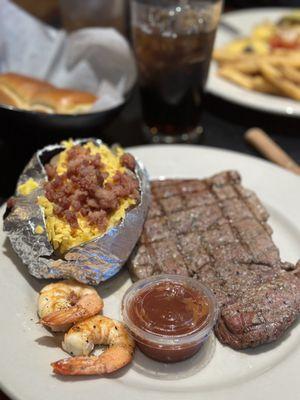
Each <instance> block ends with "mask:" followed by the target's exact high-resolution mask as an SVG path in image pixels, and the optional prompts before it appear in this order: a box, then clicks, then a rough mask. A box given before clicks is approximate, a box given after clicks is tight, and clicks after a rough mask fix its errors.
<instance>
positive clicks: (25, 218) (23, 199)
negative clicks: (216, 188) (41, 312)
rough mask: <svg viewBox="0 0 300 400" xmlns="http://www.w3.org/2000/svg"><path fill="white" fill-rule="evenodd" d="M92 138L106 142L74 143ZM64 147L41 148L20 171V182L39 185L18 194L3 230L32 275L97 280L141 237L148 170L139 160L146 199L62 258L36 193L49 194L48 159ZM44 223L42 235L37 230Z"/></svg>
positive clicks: (112, 269) (123, 259) (122, 260)
mask: <svg viewBox="0 0 300 400" xmlns="http://www.w3.org/2000/svg"><path fill="white" fill-rule="evenodd" d="M88 141H92V142H94V143H95V144H97V145H100V144H103V143H102V141H101V140H100V139H81V140H75V141H74V143H75V144H85V143H86V142H88ZM62 150H64V147H63V146H62V145H59V144H57V145H50V146H47V147H45V148H44V149H42V150H39V151H37V152H36V153H35V154H34V156H33V157H32V159H31V160H30V161H29V163H28V164H27V166H26V167H25V169H24V171H23V173H22V174H21V176H20V178H19V181H18V184H17V187H18V186H19V185H20V184H22V183H24V182H26V181H27V180H28V179H29V178H33V179H34V180H35V181H37V182H38V183H39V184H40V185H39V188H38V189H36V190H34V191H33V192H32V193H31V194H29V195H28V196H21V195H16V202H15V205H14V206H13V208H12V209H11V210H7V212H6V213H5V215H4V231H6V232H7V234H8V237H9V239H10V242H11V244H12V247H13V249H14V251H15V252H16V253H17V254H18V256H19V257H20V258H21V260H22V261H23V263H24V264H26V265H27V266H28V270H29V272H30V274H31V275H33V276H35V277H36V278H47V279H49V278H53V279H61V278H73V279H75V280H77V281H79V282H82V283H87V284H91V285H97V284H99V283H100V282H102V281H105V280H107V279H109V278H111V277H112V276H113V275H115V274H116V273H117V272H118V271H119V270H120V269H121V268H122V266H123V265H124V264H125V262H126V261H127V259H128V257H129V255H130V253H131V252H132V250H133V248H134V246H135V244H136V242H137V240H138V238H139V236H140V235H141V232H142V228H143V224H144V221H145V218H146V215H147V211H148V208H149V204H150V185H149V179H148V174H147V171H146V170H145V168H144V167H143V165H142V164H141V163H140V162H138V161H137V165H136V169H135V173H136V176H137V178H138V180H139V184H140V191H141V199H140V202H139V204H138V205H136V206H135V207H134V208H132V209H131V210H130V211H128V212H127V213H126V215H125V218H124V220H122V221H121V222H120V223H119V224H118V225H117V226H115V227H113V228H111V229H110V230H109V231H108V232H107V233H105V234H104V235H102V236H101V237H98V238H95V239H93V240H91V241H89V242H86V243H83V244H81V245H80V246H77V247H73V248H72V249H70V250H69V251H68V252H67V253H65V254H64V256H60V257H63V258H59V257H58V256H57V254H55V252H54V249H53V247H52V244H51V243H50V241H49V240H48V237H47V230H46V225H45V218H44V213H43V210H42V208H41V207H40V206H39V205H38V204H37V198H38V197H39V196H43V195H44V191H43V182H45V180H46V179H47V175H46V171H45V169H44V167H43V165H44V164H45V163H47V162H48V161H50V159H51V158H52V157H53V156H54V155H56V154H58V153H59V152H61V151H62ZM37 226H42V227H43V228H44V232H43V233H42V234H37V233H35V229H36V227H37Z"/></svg>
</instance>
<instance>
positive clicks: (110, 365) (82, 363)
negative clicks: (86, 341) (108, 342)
mask: <svg viewBox="0 0 300 400" xmlns="http://www.w3.org/2000/svg"><path fill="white" fill-rule="evenodd" d="M132 356H133V349H132V351H130V350H128V349H126V348H125V347H119V346H118V347H111V348H109V349H108V350H106V351H105V352H104V353H102V354H101V355H100V356H92V357H86V356H80V357H70V358H65V359H62V360H59V361H56V362H54V363H52V364H51V366H52V368H53V372H54V373H56V374H58V375H105V374H110V373H111V372H115V371H117V370H119V369H120V368H123V367H125V365H127V364H129V363H130V362H131V360H132Z"/></svg>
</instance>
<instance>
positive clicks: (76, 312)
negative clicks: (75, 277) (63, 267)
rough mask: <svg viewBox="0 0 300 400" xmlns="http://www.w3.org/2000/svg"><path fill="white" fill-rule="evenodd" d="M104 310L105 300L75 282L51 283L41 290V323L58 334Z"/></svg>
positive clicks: (89, 288)
mask: <svg viewBox="0 0 300 400" xmlns="http://www.w3.org/2000/svg"><path fill="white" fill-rule="evenodd" d="M102 309H103V300H102V299H101V297H100V296H99V294H98V293H97V291H96V290H95V289H94V288H92V287H90V286H88V285H83V284H80V283H78V282H75V281H61V282H56V283H51V284H50V285H47V286H45V287H44V288H43V289H42V290H41V292H40V295H39V299H38V314H39V317H40V318H41V319H40V322H41V323H42V324H43V325H45V326H48V327H49V328H51V329H52V330H53V331H56V332H58V331H63V332H65V331H66V330H68V329H69V328H70V327H71V326H72V325H73V324H74V323H76V322H78V321H81V320H83V319H84V318H88V317H91V316H93V315H96V314H98V313H99V312H100V311H101V310H102Z"/></svg>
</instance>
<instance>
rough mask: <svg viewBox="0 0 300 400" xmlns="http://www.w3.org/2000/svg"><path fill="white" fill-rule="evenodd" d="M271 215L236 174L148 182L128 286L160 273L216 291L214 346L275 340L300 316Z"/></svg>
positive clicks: (291, 271) (299, 299)
mask: <svg viewBox="0 0 300 400" xmlns="http://www.w3.org/2000/svg"><path fill="white" fill-rule="evenodd" d="M267 219H268V213H267V211H266V209H265V208H264V206H263V205H262V204H261V202H260V201H259V199H258V198H257V196H256V195H255V193H253V192H251V191H249V190H247V189H245V188H243V187H242V186H241V178H240V175H239V174H238V173H237V172H235V171H228V172H222V173H220V174H218V175H215V176H213V177H212V178H209V179H204V180H195V179H193V180H164V181H153V182H152V205H151V207H150V210H149V214H148V218H147V220H146V222H145V225H144V230H143V233H142V236H141V238H140V240H139V243H138V244H137V247H136V249H135V251H134V252H133V254H132V256H131V259H130V260H129V270H130V274H131V277H132V279H133V280H137V279H142V278H146V277H149V276H151V275H156V274H160V273H168V274H181V275H187V276H191V277H194V278H195V279H199V280H200V281H202V282H203V283H204V284H206V285H207V286H209V287H210V288H211V289H212V291H213V292H214V294H215V296H216V298H217V301H218V304H219V307H220V316H219V320H218V323H217V325H216V327H215V333H216V335H217V337H218V338H219V340H220V341H221V342H222V343H224V344H227V345H229V346H231V347H232V348H234V349H245V348H247V347H255V346H258V345H260V344H263V343H268V342H271V341H273V340H276V339H278V338H279V337H280V336H281V335H282V333H283V332H284V331H285V330H286V329H287V328H288V327H289V326H290V325H291V324H292V323H293V322H294V321H295V320H296V318H297V316H298V314H299V313H300V279H299V278H298V277H297V269H296V267H295V266H294V265H292V264H290V263H284V262H282V261H281V260H280V256H279V251H278V249H277V247H276V246H275V244H274V243H273V241H272V239H271V234H272V229H271V227H270V226H269V225H268V224H267Z"/></svg>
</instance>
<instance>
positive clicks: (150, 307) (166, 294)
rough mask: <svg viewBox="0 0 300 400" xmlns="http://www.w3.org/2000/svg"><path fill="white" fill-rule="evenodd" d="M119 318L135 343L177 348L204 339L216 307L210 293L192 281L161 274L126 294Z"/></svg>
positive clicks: (211, 327)
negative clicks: (132, 336)
mask: <svg viewBox="0 0 300 400" xmlns="http://www.w3.org/2000/svg"><path fill="white" fill-rule="evenodd" d="M122 317H123V320H124V323H125V324H126V325H127V327H128V328H129V330H130V331H131V333H132V334H133V335H134V338H135V339H136V340H137V341H142V342H147V343H149V344H150V343H153V344H156V345H158V346H163V347H165V346H166V347H168V346H171V347H172V346H176V347H178V346H179V347H181V346H189V345H192V344H195V343H201V342H203V341H204V340H205V339H206V338H207V337H208V335H209V334H210V333H211V331H212V329H213V327H214V325H215V323H216V320H217V318H218V306H217V303H216V300H215V297H214V295H213V293H212V291H211V290H210V289H209V288H207V287H206V286H204V285H203V284H202V283H200V282H199V281H197V280H196V279H192V278H188V277H185V276H179V275H167V274H164V275H158V276H153V277H151V278H147V279H143V280H140V281H138V282H136V283H134V284H133V285H132V286H131V287H130V288H129V289H128V290H127V291H126V293H125V295H124V297H123V300H122Z"/></svg>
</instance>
